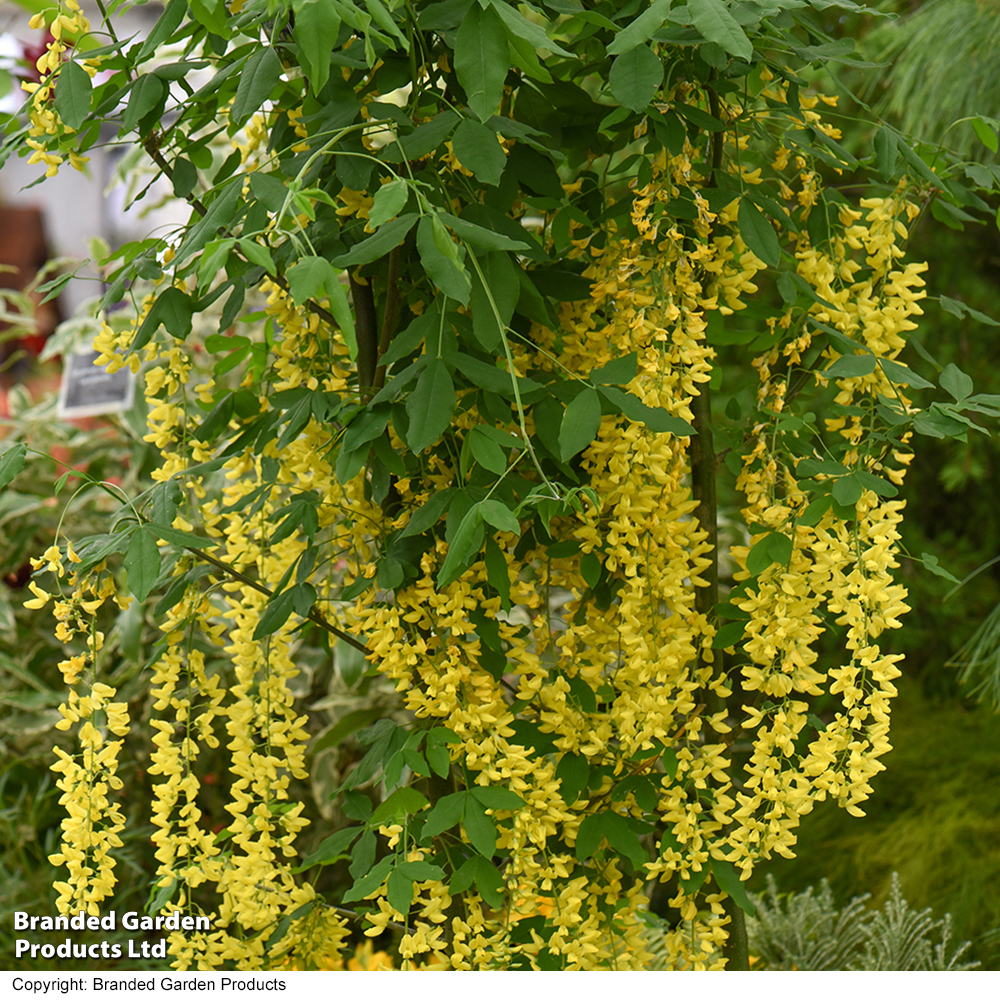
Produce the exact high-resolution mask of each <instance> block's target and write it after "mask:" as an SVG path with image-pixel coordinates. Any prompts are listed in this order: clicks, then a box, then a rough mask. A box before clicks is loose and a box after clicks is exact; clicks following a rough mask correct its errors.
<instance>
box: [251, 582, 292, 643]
mask: <svg viewBox="0 0 1000 1000" xmlns="http://www.w3.org/2000/svg"><path fill="white" fill-rule="evenodd" d="M294 608H295V596H294V594H293V593H292V591H291V590H285V591H282V592H281V593H280V594H277V595H275V596H273V597H272V598H271V599H270V600H269V601H268V602H267V605H266V606H265V608H264V613H263V614H262V615H261V616H260V621H259V622H257V627H256V628H255V629H254V632H253V639H254V641H256V640H258V639H263V638H265V636H269V635H273V634H274V633H275V632H277V631H278V629H279V628H281V626H282V625H284V624H285V622H287V621H288V618H289V616H290V615H291V613H292V611H293V610H294Z"/></svg>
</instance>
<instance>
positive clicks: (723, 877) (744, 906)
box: [712, 858, 756, 917]
mask: <svg viewBox="0 0 1000 1000" xmlns="http://www.w3.org/2000/svg"><path fill="white" fill-rule="evenodd" d="M712 875H713V876H714V877H715V881H716V882H717V883H718V886H719V888H720V889H721V890H722V891H723V892H724V893H726V894H727V895H728V896H730V897H732V900H733V902H734V903H736V905H737V906H738V907H739V908H740V909H741V910H742V911H743V912H744V913H746V914H747V915H748V916H751V917H752V916H753V915H754V914H755V913H756V910H755V909H754V905H753V903H752V902H750V897H749V896H748V895H747V890H746V883H745V882H742V881H740V877H739V875H737V873H736V869H735V868H734V867H733V866H732V865H731V864H730V863H729V862H728V861H720V860H719V859H718V858H713V859H712Z"/></svg>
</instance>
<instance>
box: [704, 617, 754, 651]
mask: <svg viewBox="0 0 1000 1000" xmlns="http://www.w3.org/2000/svg"><path fill="white" fill-rule="evenodd" d="M745 631H746V623H745V622H727V623H726V624H725V625H723V626H722V627H721V628H720V629H719V631H718V632H716V633H715V638H714V639H713V640H712V649H729V647H730V646H735V645H736V643H738V642H739V641H740V640H741V639H742V638H743V634H744V632H745Z"/></svg>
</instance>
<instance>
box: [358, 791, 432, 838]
mask: <svg viewBox="0 0 1000 1000" xmlns="http://www.w3.org/2000/svg"><path fill="white" fill-rule="evenodd" d="M427 804H428V803H427V799H426V797H425V796H423V795H421V794H420V792H418V791H417V790H416V789H415V788H410V787H409V786H408V785H407V786H404V787H403V788H397V789H396V790H395V791H394V792H393V793H392V795H390V796H389V797H388V798H387V799H386V800H385V802H383V803H382V804H381V805H380V806H379V807H378V808H377V809H376V810H375V812H373V813H372V818H371V826H372V827H373V828H374V827H377V826H381V825H382V824H383V823H388V822H390V821H392V820H395V819H399V818H401V817H403V816H412V815H414V814H415V813H418V812H420V810H421V809H423V808H424V807H425V806H426V805H427Z"/></svg>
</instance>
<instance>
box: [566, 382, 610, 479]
mask: <svg viewBox="0 0 1000 1000" xmlns="http://www.w3.org/2000/svg"><path fill="white" fill-rule="evenodd" d="M600 428H601V400H600V397H599V396H598V395H597V391H596V390H595V389H584V390H583V392H581V393H580V394H579V395H578V396H577V397H576V399H574V400H573V401H572V402H571V403H570V404H569V406H567V407H566V411H565V413H564V414H563V419H562V424H561V425H560V427H559V452H560V455H559V457H560V458H561V459H562V461H564V462H568V461H569V460H570V459H571V458H572V457H573V456H574V455H577V454H579V453H580V452H581V451H583V449H584V448H586V447H587V445H589V444H590V443H591V442H592V441H593V440H594V438H596V437H597V432H598V431H599V430H600Z"/></svg>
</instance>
